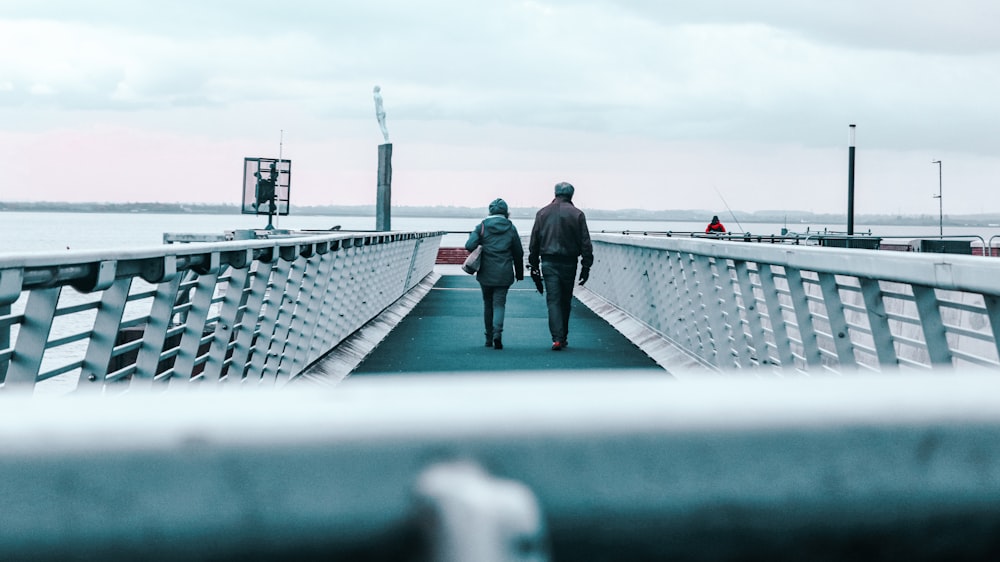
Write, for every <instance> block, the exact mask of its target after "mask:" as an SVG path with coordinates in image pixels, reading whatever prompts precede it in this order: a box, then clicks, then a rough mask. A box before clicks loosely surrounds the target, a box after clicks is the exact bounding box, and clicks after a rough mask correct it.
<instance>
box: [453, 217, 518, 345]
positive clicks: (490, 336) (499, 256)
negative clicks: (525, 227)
mask: <svg viewBox="0 0 1000 562" xmlns="http://www.w3.org/2000/svg"><path fill="white" fill-rule="evenodd" d="M489 213H490V216H488V217H486V218H485V219H483V222H481V223H479V224H478V225H476V228H475V229H474V230H473V231H472V232H470V233H469V240H468V241H466V243H465V249H466V250H469V251H470V252H471V251H472V250H475V249H476V246H479V245H482V247H483V253H482V255H481V256H480V258H479V272H478V273H477V274H476V280H477V281H479V287H480V288H481V289H482V292H483V322H484V324H485V326H486V347H492V348H494V349H503V337H502V334H503V320H504V315H505V313H506V311H507V291H508V290H509V289H510V286H511V285H513V284H514V280H515V279H516V280H518V281H520V280H522V279H524V248H523V247H521V236H520V235H518V233H517V229H516V228H514V223H512V222H510V219H509V218H508V216H509V215H510V213H509V211H508V209H507V202H506V201H504V200H503V199H494V200H493V202H491V203H490V206H489Z"/></svg>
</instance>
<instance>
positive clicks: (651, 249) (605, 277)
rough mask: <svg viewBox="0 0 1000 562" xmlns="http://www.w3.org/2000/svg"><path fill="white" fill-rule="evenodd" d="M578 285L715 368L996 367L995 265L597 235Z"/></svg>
mask: <svg viewBox="0 0 1000 562" xmlns="http://www.w3.org/2000/svg"><path fill="white" fill-rule="evenodd" d="M593 239H594V254H595V256H596V263H595V265H594V267H593V269H592V271H591V275H590V281H589V282H588V283H587V288H588V289H589V290H591V291H592V292H594V293H596V294H597V295H599V296H600V297H602V298H604V299H605V300H607V301H608V302H610V303H612V304H614V305H615V306H617V307H619V308H621V309H622V310H624V311H625V312H627V313H628V314H630V315H632V316H633V317H635V318H636V319H638V320H640V321H641V322H643V323H645V324H646V325H648V326H649V327H651V328H652V329H654V330H656V331H657V332H659V333H660V334H661V335H663V336H664V337H665V338H667V339H668V340H670V341H671V342H673V343H674V344H675V345H677V346H679V347H680V348H682V349H683V350H685V351H686V352H688V353H689V354H691V355H692V356H694V357H696V358H698V359H699V360H700V361H701V362H703V363H704V364H706V365H709V366H712V367H715V368H717V369H720V370H728V369H744V368H752V367H760V366H774V367H777V368H780V369H785V370H798V371H801V372H814V371H817V370H833V371H837V372H843V371H846V370H853V369H867V370H873V371H882V370H886V369H895V368H897V367H899V366H905V367H913V368H919V369H926V368H931V367H935V366H943V365H948V366H952V365H954V366H966V365H974V366H986V367H991V368H996V367H998V366H1000V350H998V349H1000V348H998V340H997V337H996V334H997V333H998V331H1000V304H998V303H1000V262H996V261H995V260H983V259H982V258H980V257H973V256H962V255H952V254H930V253H903V252H881V251H875V250H857V249H851V250H848V249H838V248H820V247H811V246H794V245H770V244H746V243H741V242H735V241H708V240H703V239H684V238H653V237H635V236H623V235H610V234H595V235H594V236H593Z"/></svg>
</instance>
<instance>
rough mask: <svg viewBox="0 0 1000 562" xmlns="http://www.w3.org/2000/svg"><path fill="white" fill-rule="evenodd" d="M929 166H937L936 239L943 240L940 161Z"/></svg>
mask: <svg viewBox="0 0 1000 562" xmlns="http://www.w3.org/2000/svg"><path fill="white" fill-rule="evenodd" d="M931 164H937V165H938V194H937V195H935V196H934V198H935V199H937V200H938V237H939V238H944V199H943V196H944V194H943V193H941V187H942V186H941V161H940V160H935V161H933V162H931Z"/></svg>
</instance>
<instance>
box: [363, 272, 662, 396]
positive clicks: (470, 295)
mask: <svg viewBox="0 0 1000 562" xmlns="http://www.w3.org/2000/svg"><path fill="white" fill-rule="evenodd" d="M483 331H484V330H483V298H482V293H481V292H480V290H479V284H478V283H477V282H476V280H475V278H474V277H472V276H471V275H443V276H441V278H440V279H439V280H438V281H437V283H436V284H435V285H434V287H433V288H432V289H431V290H430V292H429V293H428V294H427V296H425V297H424V298H423V300H421V301H420V303H418V304H417V306H416V307H415V308H414V309H413V310H412V311H411V312H410V313H409V315H407V316H406V317H405V318H404V319H403V320H402V321H401V322H400V323H399V325H398V326H396V327H395V328H394V329H393V330H392V332H390V333H389V335H388V336H386V338H385V339H384V340H383V341H382V343H380V344H379V345H378V347H376V348H375V349H374V350H373V351H372V352H371V354H370V355H369V356H368V357H367V358H366V359H365V360H364V361H363V362H362V363H361V364H360V365H358V367H357V368H356V369H354V371H353V372H352V374H351V376H359V375H371V374H398V373H410V372H413V373H416V372H448V371H451V372H454V371H462V372H470V371H478V372H496V371H520V370H584V369H651V370H656V371H661V372H664V371H663V369H661V368H660V367H659V366H658V365H657V364H656V363H655V362H654V361H653V360H652V359H651V358H650V357H649V356H647V355H646V354H645V353H643V352H642V351H641V350H640V349H639V348H638V347H636V346H635V345H634V344H632V342H630V341H629V340H628V339H627V338H626V337H625V336H623V335H622V334H621V333H619V332H618V331H616V330H615V329H614V328H613V327H611V325H610V324H608V323H607V322H606V321H604V320H603V319H601V318H600V317H599V316H597V315H596V314H594V313H593V312H592V311H591V310H590V309H589V308H587V307H586V306H585V305H583V304H582V303H580V301H578V300H576V299H574V300H573V312H572V314H571V316H570V325H569V337H568V340H569V347H568V348H567V349H565V350H562V351H552V350H551V349H550V347H551V345H552V338H551V337H550V335H549V329H548V320H547V316H546V309H545V297H544V296H542V295H540V294H538V292H537V291H535V289H534V285H533V284H532V282H531V280H530V279H526V280H524V281H520V282H517V283H514V285H513V286H512V287H511V290H510V293H509V294H508V296H507V316H506V320H505V321H504V332H503V343H504V348H503V349H502V350H499V351H498V350H495V349H492V348H488V347H485V346H484V345H483V344H484V343H485V341H486V338H485V336H484V334H483Z"/></svg>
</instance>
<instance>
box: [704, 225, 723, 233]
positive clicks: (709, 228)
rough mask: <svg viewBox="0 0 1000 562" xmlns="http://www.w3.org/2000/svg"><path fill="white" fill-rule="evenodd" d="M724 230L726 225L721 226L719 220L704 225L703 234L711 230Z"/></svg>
mask: <svg viewBox="0 0 1000 562" xmlns="http://www.w3.org/2000/svg"><path fill="white" fill-rule="evenodd" d="M725 231H726V227H724V226H722V223H721V222H712V223H708V226H706V227H705V234H710V233H712V232H725Z"/></svg>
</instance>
